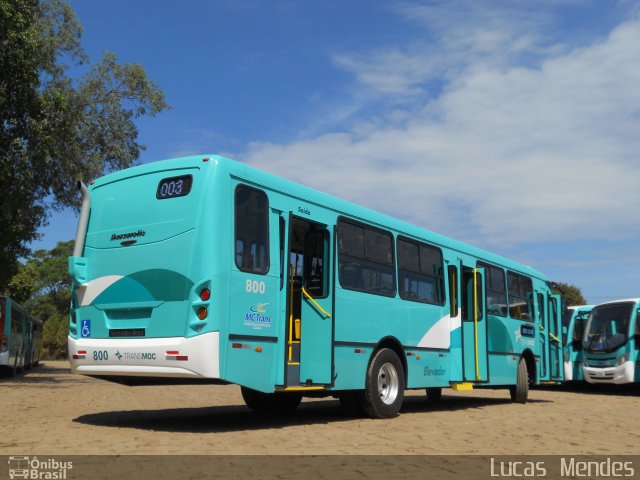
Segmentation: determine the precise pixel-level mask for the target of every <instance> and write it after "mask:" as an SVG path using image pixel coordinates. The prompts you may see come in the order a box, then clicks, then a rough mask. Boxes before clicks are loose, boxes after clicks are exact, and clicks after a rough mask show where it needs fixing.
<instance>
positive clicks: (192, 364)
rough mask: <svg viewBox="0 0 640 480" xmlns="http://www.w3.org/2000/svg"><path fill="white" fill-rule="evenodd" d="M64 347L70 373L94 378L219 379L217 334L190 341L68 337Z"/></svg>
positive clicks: (201, 336)
mask: <svg viewBox="0 0 640 480" xmlns="http://www.w3.org/2000/svg"><path fill="white" fill-rule="evenodd" d="M68 345H69V361H70V363H71V372H72V373H79V374H82V375H96V376H139V377H173V378H213V379H218V378H220V333H219V332H212V333H205V334H203V335H199V336H197V337H193V338H183V337H171V338H140V339H132V338H128V339H120V338H118V339H115V338H114V339H110V338H104V339H97V338H96V339H92V338H80V339H75V338H71V337H69V338H68ZM83 352H84V353H83ZM74 357H75V358H74Z"/></svg>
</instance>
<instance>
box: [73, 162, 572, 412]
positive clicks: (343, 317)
mask: <svg viewBox="0 0 640 480" xmlns="http://www.w3.org/2000/svg"><path fill="white" fill-rule="evenodd" d="M80 188H81V189H82V191H83V207H82V211H81V215H80V221H79V224H78V230H77V235H76V244H75V247H74V254H73V256H72V257H70V258H69V273H70V275H71V278H72V282H73V295H72V309H71V315H70V329H69V355H70V362H71V368H72V371H73V372H75V373H78V374H84V375H91V376H94V377H101V378H104V379H107V380H113V381H117V382H121V383H125V384H129V385H133V384H139V383H150V382H154V383H180V382H184V381H189V380H200V381H211V382H223V383H233V384H238V385H240V386H241V387H242V389H241V390H242V394H243V397H244V399H245V401H246V403H247V404H248V406H249V407H251V408H252V409H254V410H258V411H287V410H290V409H293V408H295V407H296V406H297V405H298V403H299V402H300V399H301V398H302V396H324V395H327V396H334V397H337V398H339V399H340V400H341V402H342V403H343V404H344V405H345V407H347V408H349V409H351V410H354V411H357V412H359V413H364V414H366V415H368V416H371V417H377V418H384V417H392V416H395V415H396V414H397V413H398V411H399V410H400V407H401V405H402V400H403V396H404V391H405V389H426V392H427V395H428V397H429V398H432V399H438V398H439V397H440V394H441V389H442V388H445V387H452V388H455V389H460V390H461V389H470V388H473V387H496V386H500V387H504V388H505V389H509V390H510V393H511V397H512V399H513V400H514V401H516V402H521V403H524V402H526V400H527V394H528V389H529V386H530V385H533V384H540V383H545V382H558V381H561V380H562V378H563V368H562V344H561V340H560V339H559V338H558V337H560V336H561V330H560V328H561V320H560V313H561V312H560V305H561V302H560V297H559V296H557V295H554V294H553V293H552V291H551V289H550V286H549V282H548V280H547V279H546V277H545V276H544V275H542V274H541V273H539V272H538V271H536V270H534V269H532V268H529V267H526V266H524V265H521V264H519V263H516V262H512V261H509V260H507V259H505V258H502V257H499V256H497V255H494V254H492V253H489V252H486V251H484V250H481V249H478V248H475V247H472V246H469V245H466V244H464V243H461V242H458V241H455V240H451V239H449V238H446V237H444V236H441V235H438V234H435V233H432V232H429V231H427V230H424V229H422V228H418V227H415V226H412V225H409V224H407V223H404V222H401V221H399V220H396V219H393V218H391V217H388V216H385V215H381V214H379V213H376V212H373V211H371V210H368V209H365V208H363V207H359V206H357V205H354V204H351V203H349V202H346V201H343V200H340V199H337V198H335V197H332V196H329V195H327V194H324V193H321V192H318V191H316V190H313V189H310V188H307V187H304V186H301V185H298V184H296V183H294V182H291V181H287V180H285V179H282V178H279V177H276V176H273V175H270V174H267V173H265V172H262V171H259V170H257V169H254V168H251V167H249V166H247V165H244V164H241V163H237V162H234V161H232V160H229V159H226V158H224V157H220V156H215V155H210V156H204V157H188V158H179V159H172V160H166V161H162V162H155V163H150V164H146V165H141V166H137V167H134V168H131V169H127V170H122V171H119V172H115V173H112V174H109V175H107V176H105V177H103V178H100V179H98V180H96V181H95V182H91V183H90V184H89V185H88V186H84V185H83V184H80Z"/></svg>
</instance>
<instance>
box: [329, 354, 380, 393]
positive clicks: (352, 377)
mask: <svg viewBox="0 0 640 480" xmlns="http://www.w3.org/2000/svg"><path fill="white" fill-rule="evenodd" d="M372 354H373V348H372V347H365V346H361V345H336V346H335V347H334V364H335V381H334V386H333V389H334V390H353V389H363V388H364V382H365V377H366V375H367V366H368V365H369V358H371V355H372Z"/></svg>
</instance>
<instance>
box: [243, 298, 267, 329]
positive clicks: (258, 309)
mask: <svg viewBox="0 0 640 480" xmlns="http://www.w3.org/2000/svg"><path fill="white" fill-rule="evenodd" d="M267 305H269V303H268V302H267V303H256V304H255V305H253V306H252V307H251V308H250V309H249V311H248V312H247V313H246V315H245V316H244V324H245V325H250V326H252V327H270V326H271V317H270V316H268V315H266V313H267V309H266V308H265V307H266V306H267Z"/></svg>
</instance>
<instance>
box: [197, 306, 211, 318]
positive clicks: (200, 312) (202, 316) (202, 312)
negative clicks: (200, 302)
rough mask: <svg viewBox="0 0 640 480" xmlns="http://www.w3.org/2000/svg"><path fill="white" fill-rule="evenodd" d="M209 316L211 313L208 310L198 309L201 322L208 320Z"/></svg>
mask: <svg viewBox="0 0 640 480" xmlns="http://www.w3.org/2000/svg"><path fill="white" fill-rule="evenodd" d="M207 315H209V312H208V311H207V309H206V308H205V307H200V308H199V309H198V318H199V319H200V320H204V319H205V318H207Z"/></svg>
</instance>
